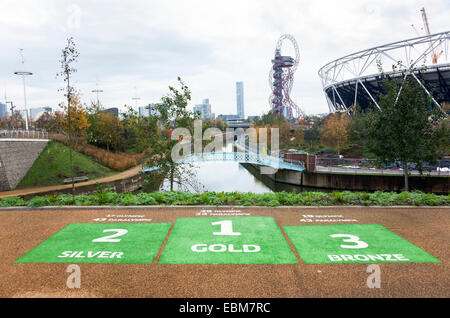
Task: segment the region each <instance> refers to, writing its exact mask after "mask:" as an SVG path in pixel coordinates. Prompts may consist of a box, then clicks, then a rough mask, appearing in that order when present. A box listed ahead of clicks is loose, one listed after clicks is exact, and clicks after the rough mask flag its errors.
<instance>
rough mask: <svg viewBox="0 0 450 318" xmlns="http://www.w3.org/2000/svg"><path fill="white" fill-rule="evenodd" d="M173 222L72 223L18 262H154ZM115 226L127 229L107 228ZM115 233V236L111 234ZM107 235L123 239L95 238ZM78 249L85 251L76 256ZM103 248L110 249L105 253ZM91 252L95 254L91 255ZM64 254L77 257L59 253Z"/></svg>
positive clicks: (17, 261)
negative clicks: (102, 239) (102, 240)
mask: <svg viewBox="0 0 450 318" xmlns="http://www.w3.org/2000/svg"><path fill="white" fill-rule="evenodd" d="M170 226H171V224H170V223H120V224H117V223H116V224H111V223H108V224H102V223H72V224H69V225H68V226H66V227H65V228H63V229H62V230H61V231H59V232H58V233H56V234H54V235H53V236H51V237H50V238H48V239H47V240H45V241H44V242H42V243H41V244H39V245H38V246H36V247H35V248H33V249H32V250H31V251H29V252H28V253H26V254H24V255H23V256H22V257H20V258H19V259H18V260H16V261H15V263H113V264H117V263H123V264H152V263H153V260H154V259H155V257H156V255H157V254H158V251H159V249H160V248H161V245H162V244H163V242H164V239H165V237H166V236H167V233H168V232H169V229H170ZM111 229H120V230H123V231H122V232H124V231H127V232H126V233H125V234H123V235H120V236H115V235H117V234H121V233H120V232H117V231H106V232H104V230H111ZM112 235H114V236H115V237H111V236H112ZM107 236H109V237H110V239H111V240H120V241H119V242H92V241H93V240H96V239H99V238H100V239H101V238H105V237H107ZM77 251H78V252H83V253H82V254H75V255H79V257H74V255H73V254H74V253H75V252H77ZM64 252H66V253H64ZM69 252H70V253H69ZM99 252H100V253H99ZM101 252H110V253H105V254H103V255H102V254H101ZM114 252H115V254H113V253H114ZM88 253H90V256H93V257H88V256H89V254H88ZM119 253H122V254H119ZM64 255H66V256H70V255H72V256H73V257H58V256H64ZM81 256H84V257H81ZM100 256H101V257H100ZM111 256H113V257H111ZM119 256H120V257H119Z"/></svg>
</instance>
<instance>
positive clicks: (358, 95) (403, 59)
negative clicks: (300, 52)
mask: <svg viewBox="0 0 450 318" xmlns="http://www.w3.org/2000/svg"><path fill="white" fill-rule="evenodd" d="M449 42H450V31H446V32H441V33H435V34H430V35H426V36H420V37H416V38H412V39H407V40H402V41H398V42H393V43H389V44H384V45H380V46H376V47H373V48H370V49H366V50H362V51H359V52H356V53H352V54H349V55H347V56H344V57H341V58H338V59H336V60H334V61H332V62H330V63H328V64H326V65H325V66H323V67H322V68H321V69H320V70H319V77H320V79H321V82H322V86H323V90H324V93H325V97H326V100H327V103H328V107H329V110H330V112H347V111H349V109H350V108H351V107H352V106H353V105H359V106H360V107H362V108H368V107H377V108H380V106H379V105H378V100H379V99H378V96H379V95H380V94H382V93H384V92H383V86H382V80H383V79H382V72H383V73H384V74H385V75H386V76H387V77H388V78H395V79H397V80H398V82H399V83H401V82H402V80H403V79H405V78H406V77H408V76H412V77H413V78H414V79H415V80H416V81H417V83H418V84H419V85H420V86H421V87H422V88H423V89H424V91H425V92H426V93H427V94H428V95H429V96H430V97H431V98H432V99H433V102H434V104H435V105H436V107H438V108H442V104H443V103H450V56H449V53H450V52H449ZM394 65H395V66H396V67H395V69H393V67H392V66H394Z"/></svg>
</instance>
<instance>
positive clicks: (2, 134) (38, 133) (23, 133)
mask: <svg viewBox="0 0 450 318" xmlns="http://www.w3.org/2000/svg"><path fill="white" fill-rule="evenodd" d="M0 138H2V139H5V138H24V139H48V132H47V131H44V130H22V129H12V130H0Z"/></svg>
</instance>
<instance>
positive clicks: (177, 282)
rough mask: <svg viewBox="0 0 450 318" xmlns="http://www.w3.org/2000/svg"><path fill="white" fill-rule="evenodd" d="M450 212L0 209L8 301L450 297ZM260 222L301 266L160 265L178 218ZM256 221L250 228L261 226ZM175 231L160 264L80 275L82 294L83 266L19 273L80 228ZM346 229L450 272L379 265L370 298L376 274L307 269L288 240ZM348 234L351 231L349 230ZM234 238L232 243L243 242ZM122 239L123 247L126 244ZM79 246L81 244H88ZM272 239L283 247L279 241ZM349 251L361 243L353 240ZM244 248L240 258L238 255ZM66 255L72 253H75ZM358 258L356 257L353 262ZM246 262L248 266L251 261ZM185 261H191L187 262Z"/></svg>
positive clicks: (101, 268)
mask: <svg viewBox="0 0 450 318" xmlns="http://www.w3.org/2000/svg"><path fill="white" fill-rule="evenodd" d="M449 212H450V207H436V208H434V207H433V208H431V207H427V208H422V207H390V208H387V207H369V208H366V207H292V208H290V207H289V208H288V207H286V208H261V207H139V208H137V207H136V208H131V207H130V208H124V207H113V208H105V207H103V208H93V207H89V208H72V207H68V208H38V209H30V208H24V209H20V208H14V209H8V208H7V209H0V297H176V298H178V297H189V298H190V297H244V298H245V297H250V298H253V297H258V298H259V297H261V298H264V297H281V298H286V297H449V296H450V288H449V286H450V284H449V277H450V275H449V274H450V272H449V262H450V253H449V243H450V235H449V228H450V227H449V225H450V218H449ZM256 216H265V217H269V218H266V219H270V220H272V217H273V220H274V221H275V224H276V227H277V228H278V229H276V231H278V230H279V231H280V232H281V234H282V236H280V237H283V238H284V239H285V240H286V241H287V243H288V246H289V249H290V250H291V251H292V253H293V254H294V255H295V258H293V259H294V260H295V262H294V263H291V264H161V263H159V262H160V261H161V260H162V258H161V254H164V253H165V252H166V249H168V243H167V242H168V240H169V243H171V242H170V240H171V239H172V238H174V241H175V236H176V235H179V234H177V233H180V232H179V231H178V232H177V231H176V230H174V223H175V222H176V221H177V219H179V218H191V219H189V220H198V219H200V218H206V217H221V218H225V219H228V220H232V221H233V222H234V221H236V220H237V219H239V218H245V217H247V218H248V217H256ZM248 219H250V221H251V220H256V219H257V218H254V219H251V218H248ZM258 220H259V219H258ZM201 221H203V220H201ZM166 222H167V223H170V230H169V231H168V234H167V235H166V234H164V236H163V238H162V239H161V242H163V243H162V245H157V246H160V247H158V248H157V251H158V252H157V255H156V258H154V260H152V261H150V262H148V264H118V263H108V264H98V263H97V264H95V263H82V264H78V265H79V268H80V271H81V288H73V289H70V288H68V287H67V285H66V281H67V280H68V277H69V275H70V273H68V272H67V267H68V265H70V264H74V263H71V262H70V261H69V260H68V261H67V263H14V261H15V260H17V259H18V258H20V257H21V256H22V255H24V254H26V253H27V252H29V251H30V250H32V249H33V248H35V247H36V246H38V245H39V244H41V243H42V242H44V241H46V240H47V239H48V238H49V237H52V236H53V235H54V234H55V233H57V232H59V231H61V230H62V229H63V228H65V227H66V226H68V225H69V224H71V223H88V224H98V225H101V224H108V225H111V224H112V225H114V227H113V228H118V229H120V225H121V224H125V223H133V224H142V223H145V224H153V223H166ZM258 222H259V221H258ZM233 224H234V228H233V229H232V231H235V232H236V231H240V232H242V230H240V229H239V228H237V225H236V223H233ZM339 224H340V225H343V224H347V225H353V226H354V225H360V224H380V225H382V226H383V227H385V228H387V229H389V230H390V231H392V232H393V233H395V234H396V235H398V236H400V237H401V238H403V239H406V240H407V241H409V242H410V243H412V244H414V245H415V246H417V247H419V248H420V249H421V250H423V251H425V252H427V253H429V254H431V255H432V256H434V257H435V258H437V259H439V260H440V261H441V262H439V263H409V262H404V263H403V262H401V261H399V262H394V263H382V264H377V265H378V266H379V269H380V276H379V281H380V288H369V287H368V284H367V281H368V277H369V275H371V273H368V272H367V271H368V265H369V264H367V263H366V264H364V263H339V264H338V263H333V262H329V263H323V264H306V263H305V259H304V258H303V257H302V258H300V256H299V253H298V249H296V248H295V247H294V245H293V241H292V240H291V238H292V237H291V236H289V237H288V235H287V234H286V233H287V231H285V229H284V228H283V227H284V226H297V227H295V229H297V228H302V229H305V228H306V227H307V226H311V225H314V226H317V228H318V229H319V226H320V227H321V228H323V227H322V226H325V225H339ZM222 225H223V227H222V229H221V231H222V233H225V232H226V231H229V230H230V229H228V228H227V229H226V228H225V223H223V222H222ZM175 227H176V226H175ZM310 228H311V227H310ZM350 228H351V227H350ZM214 229H215V230H216V231H217V230H218V229H219V227H218V226H217V224H216V225H214ZM342 229H344V227H342ZM345 229H346V231H347V232H348V231H349V230H348V228H345ZM177 230H179V229H177ZM191 232H192V235H193V236H195V235H196V231H195V230H194V228H192V231H191ZM235 232H232V233H231V234H230V233H228V234H227V235H239V234H240V233H235ZM343 232H344V233H347V232H345V231H343ZM110 234H111V233H110ZM219 234H220V233H219ZM347 234H348V233H347ZM347 234H342V233H341V234H339V235H347ZM180 235H181V234H180ZM214 235H217V233H215V234H214ZM243 235H244V233H243ZM335 235H336V234H335ZM100 236H101V235H100ZM115 236H116V237H119V234H117V235H115ZM347 236H348V235H347ZM112 237H113V236H111V238H112ZM123 237H125V236H123ZM368 237H369V240H366V239H364V240H365V241H367V242H368V243H369V245H371V244H372V241H371V236H368ZM374 237H375V236H374ZM111 238H109V240H111ZM75 239H76V240H82V238H79V239H77V238H75ZM103 239H106V237H105V238H103ZM273 239H274V240H275V236H274V237H273ZM124 240H125V239H124ZM331 240H332V241H333V240H342V238H334V239H331ZM199 242H200V241H199ZM343 242H356V241H355V239H354V237H353V238H352V239H348V240H347V241H346V240H344V241H343ZM200 243H201V242H200ZM104 244H107V243H104ZM109 244H114V243H109ZM324 244H325V243H324ZM346 244H350V245H352V244H353V243H346ZM357 244H359V245H363V244H364V243H357ZM366 245H367V244H366ZM236 246H237V245H235V246H234V248H238V247H236ZM354 247H355V246H354ZM363 247H364V246H363ZM67 248H68V249H69V250H70V247H69V246H68V247H67ZM136 248H138V247H137V246H136ZM219 248H220V246H219ZM320 249H321V245H317V246H316V247H315V248H314V250H313V251H312V252H317V251H318V250H320ZM394 249H395V251H393V254H395V253H397V254H398V253H406V252H405V250H402V249H401V248H399V249H397V248H395V247H394ZM350 250H351V249H349V250H348V251H347V254H351V253H354V252H353V250H352V251H350ZM33 251H34V250H33ZM291 251H289V253H291ZM188 252H189V253H192V251H190V250H189V251H186V253H188ZM360 253H363V252H360ZM199 254H200V253H199ZM206 254H207V253H203V254H202V255H206ZM210 254H214V253H210ZM216 254H218V253H215V255H216ZM341 254H342V253H341ZM208 255H209V254H208ZM241 255H243V253H241ZM404 255H407V254H404ZM213 256H214V255H213ZM305 256H306V254H305ZM243 259H244V261H245V258H243ZM179 260H180V261H181V262H182V261H183V256H182V255H180V259H179Z"/></svg>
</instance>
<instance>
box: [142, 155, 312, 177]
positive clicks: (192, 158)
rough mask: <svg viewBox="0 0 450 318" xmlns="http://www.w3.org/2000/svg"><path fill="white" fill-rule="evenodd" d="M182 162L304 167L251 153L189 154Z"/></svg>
mask: <svg viewBox="0 0 450 318" xmlns="http://www.w3.org/2000/svg"><path fill="white" fill-rule="evenodd" d="M181 161H182V162H186V163H192V162H202V161H235V162H239V163H252V164H256V165H260V166H268V167H272V168H277V169H286V170H295V171H304V170H305V166H304V163H303V162H302V161H283V160H282V159H281V158H275V157H271V156H264V155H261V154H256V153H251V152H207V153H199V154H191V155H189V156H186V157H184V158H183V159H182V160H181ZM158 169H159V167H158V166H155V167H149V168H144V169H142V170H141V171H142V172H143V173H145V172H150V171H154V170H158Z"/></svg>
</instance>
